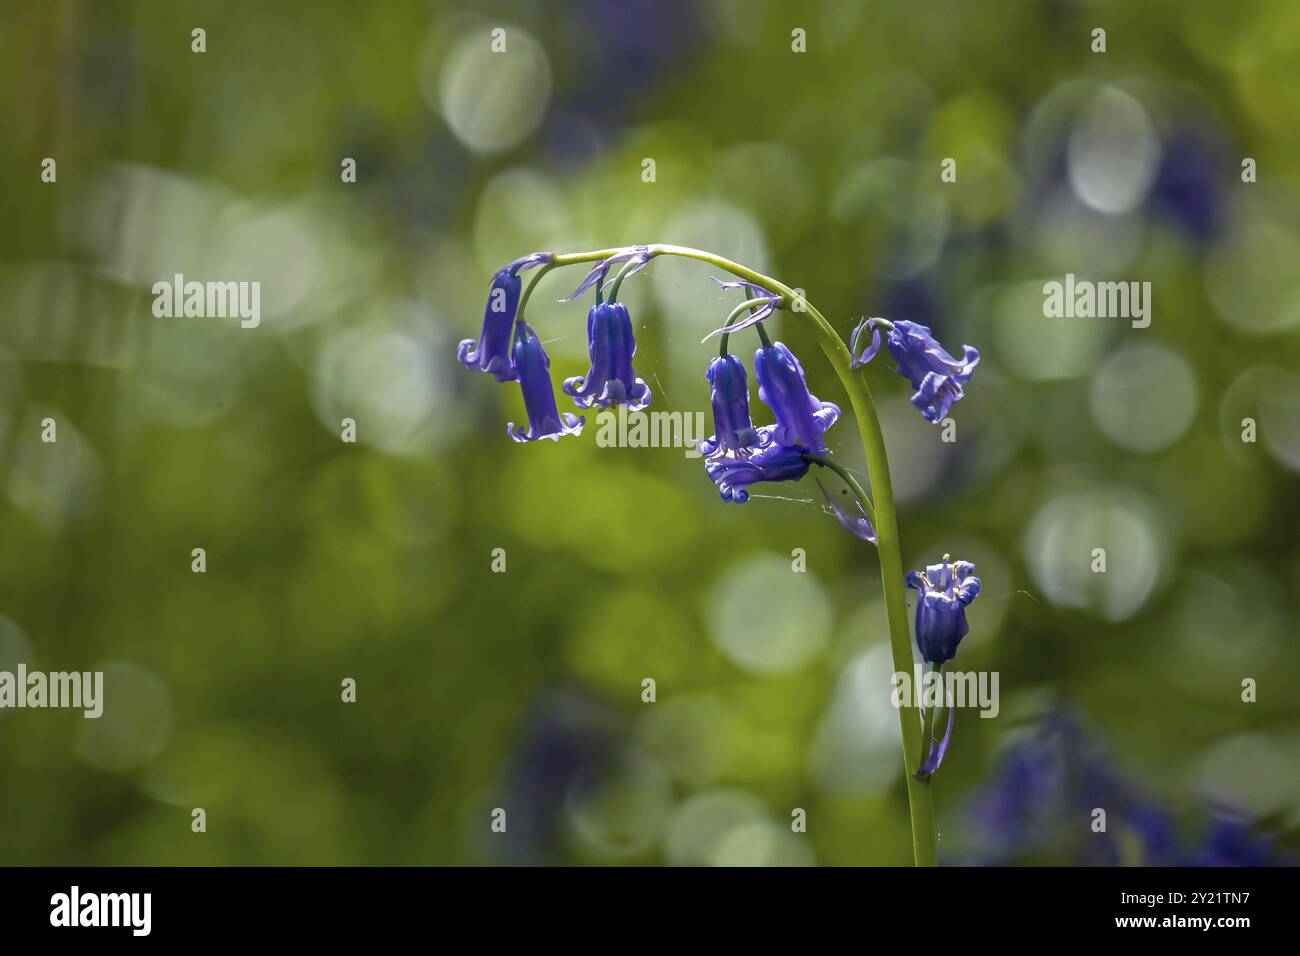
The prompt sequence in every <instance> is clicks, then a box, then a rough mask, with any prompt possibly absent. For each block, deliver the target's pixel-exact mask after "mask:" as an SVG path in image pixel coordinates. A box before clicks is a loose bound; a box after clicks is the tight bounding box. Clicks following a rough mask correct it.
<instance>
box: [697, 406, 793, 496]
mask: <svg viewBox="0 0 1300 956" xmlns="http://www.w3.org/2000/svg"><path fill="white" fill-rule="evenodd" d="M774 427H775V426H773V425H766V426H764V427H763V428H760V429H758V432H759V443H760V444H761V445H762V446H763V447H760V448H758V450H757V451H755V452H754V453H753V454H751V455H745V456H740V455H736V454H728V455H719V456H715V457H713V458H706V459H705V460H704V470H705V471H706V472H707V473H708V476H709V480H710V481H712V482H713V483H714V484H715V485H717V486H718V492H719V493H720V494H721V495H722V500H723V501H731V502H734V503H735V504H738V505H739V504H744V503H745V502H746V501H748V500H749V486H750V485H752V484H755V483H757V482H760V481H798V480H799V479H800V478H802V477H803V476H804V475H805V474H807V473H808V460H807V459H806V458H805V457H804V452H803V450H802V449H800V448H796V447H790V446H786V445H778V444H776V443H775V442H773V441H772V440H771V431H772V429H773V428H774Z"/></svg>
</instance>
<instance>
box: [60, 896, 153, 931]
mask: <svg viewBox="0 0 1300 956" xmlns="http://www.w3.org/2000/svg"><path fill="white" fill-rule="evenodd" d="M50 925H51V926H55V927H79V926H100V927H102V926H108V927H113V926H119V927H127V928H129V929H130V930H131V935H132V936H148V935H149V932H150V930H151V929H152V925H153V894H152V893H83V892H81V887H79V886H76V885H73V887H72V888H71V889H70V890H69V891H68V892H67V893H55V894H54V895H53V896H51V897H50Z"/></svg>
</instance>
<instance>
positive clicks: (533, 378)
mask: <svg viewBox="0 0 1300 956" xmlns="http://www.w3.org/2000/svg"><path fill="white" fill-rule="evenodd" d="M513 358H514V367H515V370H516V372H517V373H518V378H519V390H520V391H521V392H523V396H524V408H525V410H526V411H527V412H528V431H527V432H525V431H523V429H522V428H520V427H518V426H516V425H515V423H514V422H511V423H510V424H509V425H508V426H507V427H506V434H508V435H509V436H510V437H511V438H513V439H514V440H515V441H519V442H524V441H536V440H537V439H539V438H549V439H551V441H558V440H559V438H560V436H561V435H579V434H581V433H582V426H583V424H584V422H585V419H582V418H579V417H578V416H577V415H573V414H571V413H569V412H564V413H561V412H560V411H559V410H558V409H557V408H556V407H555V391H554V389H553V388H552V387H551V360H550V359H549V358H547V356H546V351H545V349H543V348H542V343H541V341H540V340H539V339H538V338H537V334H536V333H535V332H533V330H532V329H531V328H530V327H529V325H528V323H527V322H520V323H519V324H518V326H517V327H516V330H515V347H514V353H513Z"/></svg>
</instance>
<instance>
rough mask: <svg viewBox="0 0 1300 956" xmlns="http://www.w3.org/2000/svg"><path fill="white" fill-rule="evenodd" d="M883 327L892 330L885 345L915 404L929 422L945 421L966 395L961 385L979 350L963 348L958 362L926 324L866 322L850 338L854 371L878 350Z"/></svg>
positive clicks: (974, 362) (966, 377) (972, 366)
mask: <svg viewBox="0 0 1300 956" xmlns="http://www.w3.org/2000/svg"><path fill="white" fill-rule="evenodd" d="M881 326H887V327H888V328H889V334H888V335H887V336H886V344H888V346H889V351H890V354H891V355H893V356H894V364H895V367H896V369H897V370H898V374H899V375H901V376H903V378H905V379H907V380H908V381H909V382H911V383H912V387H913V388H914V389H916V394H915V395H913V396H912V404H913V405H915V406H916V407H917V408H919V409H920V410H921V414H922V415H923V416H924V417H925V420H926V421H928V422H932V423H935V424H937V423H939V422H941V421H943V419H944V418H945V417H946V416H947V414H948V412H949V410H950V409H951V408H952V406H953V403H955V402H957V401H958V400H960V399H961V397H962V396H963V395H964V394H965V392H964V391H963V389H962V386H963V385H965V384H966V383H967V382H968V381H970V377H971V375H972V374H973V373H974V371H975V366H976V365H978V364H979V360H980V353H979V351H978V350H976V349H973V348H971V347H970V346H969V345H963V346H962V358H961V359H955V358H953V357H952V356H951V355H949V354H948V352H947V351H946V350H945V349H944V347H943V346H942V345H940V344H939V343H938V342H936V341H935V340H934V336H932V335H931V334H930V330H929V329H928V328H927V327H926V326H924V325H917V324H916V323H915V322H906V321H904V322H894V323H885V322H884V321H882V320H881V319H863V320H862V322H860V323H859V324H858V327H857V328H856V329H854V331H853V338H852V339H851V345H852V351H853V356H854V357H853V362H852V364H853V367H854V368H858V367H860V366H862V365H865V364H866V363H867V362H870V361H871V360H872V359H873V358H874V357H875V355H876V352H877V351H879V349H880V338H879V336H880V327H881ZM867 329H870V330H871V345H870V346H869V347H868V348H866V349H865V350H863V351H862V352H861V353H860V354H859V346H860V344H861V341H860V340H861V337H862V336H863V335H864V334H865V332H866V331H867Z"/></svg>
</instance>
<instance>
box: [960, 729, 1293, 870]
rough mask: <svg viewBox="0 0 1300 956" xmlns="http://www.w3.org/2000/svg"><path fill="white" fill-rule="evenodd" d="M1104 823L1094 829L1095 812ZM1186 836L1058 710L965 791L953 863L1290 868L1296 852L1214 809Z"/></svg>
mask: <svg viewBox="0 0 1300 956" xmlns="http://www.w3.org/2000/svg"><path fill="white" fill-rule="evenodd" d="M1097 808H1104V809H1105V810H1106V812H1107V818H1106V823H1107V826H1106V829H1105V830H1103V831H1096V830H1094V829H1093V828H1092V826H1091V825H1090V824H1091V821H1092V820H1093V814H1094V811H1095V810H1096V809H1097ZM1200 813H1201V814H1202V816H1201V821H1200V822H1199V823H1198V824H1197V826H1196V827H1194V828H1193V829H1194V831H1195V832H1194V834H1193V836H1192V838H1191V839H1190V840H1189V839H1187V838H1186V837H1184V835H1183V833H1182V832H1181V831H1180V827H1179V825H1178V821H1177V818H1176V817H1175V815H1174V813H1173V812H1171V810H1170V809H1169V808H1167V807H1165V806H1163V805H1162V804H1161V803H1159V802H1156V801H1153V800H1151V799H1149V798H1148V797H1145V796H1141V795H1138V794H1137V793H1135V792H1134V790H1133V789H1132V788H1131V787H1130V786H1129V785H1128V783H1127V782H1126V781H1125V780H1123V779H1122V778H1121V777H1120V776H1119V775H1118V774H1117V773H1116V771H1115V770H1114V768H1113V766H1112V765H1111V762H1110V761H1109V760H1108V759H1107V756H1106V754H1105V752H1104V751H1103V750H1102V748H1101V746H1100V744H1099V743H1098V741H1097V739H1096V738H1095V737H1093V736H1092V735H1091V734H1089V733H1087V732H1085V730H1084V729H1083V727H1082V725H1081V724H1080V723H1079V721H1078V719H1077V718H1076V717H1075V716H1074V715H1073V714H1071V713H1070V712H1068V711H1066V710H1057V711H1055V712H1053V713H1052V714H1050V715H1049V716H1048V717H1047V718H1046V719H1045V720H1043V722H1042V723H1041V724H1039V725H1038V727H1036V728H1035V729H1034V730H1033V732H1032V733H1030V734H1028V735H1026V736H1024V737H1022V738H1020V739H1019V740H1017V742H1016V743H1015V744H1013V745H1012V746H1011V747H1010V748H1008V749H1007V750H1006V751H1004V752H1003V754H1002V756H1001V758H1000V759H999V761H998V764H997V766H996V768H995V769H994V772H993V774H992V775H991V778H990V782H989V783H987V784H985V785H984V786H983V787H981V788H980V789H979V790H978V791H977V792H975V793H974V794H973V795H971V796H969V797H967V799H966V800H965V801H964V806H963V809H962V813H961V815H962V816H963V817H964V818H965V819H966V821H967V822H966V825H965V827H963V828H962V829H963V832H962V833H961V834H960V835H958V836H957V837H956V838H955V839H954V842H956V843H959V844H963V847H962V849H961V850H959V851H958V852H957V861H958V862H961V863H968V864H978V865H1003V866H1004V865H1009V864H1024V863H1037V862H1054V863H1058V864H1060V863H1066V864H1070V863H1073V864H1078V865H1084V866H1116V865H1119V864H1121V863H1123V864H1142V865H1144V866H1291V865H1294V864H1295V862H1296V858H1295V854H1294V853H1292V852H1290V851H1288V850H1287V849H1285V848H1284V847H1282V846H1281V845H1280V844H1279V842H1278V840H1277V839H1276V838H1274V837H1272V836H1270V835H1268V834H1266V833H1263V832H1261V831H1260V830H1259V828H1258V827H1257V826H1255V825H1253V824H1252V823H1251V821H1249V820H1248V819H1247V818H1245V817H1243V816H1241V815H1239V814H1233V813H1231V812H1230V811H1227V810H1223V809H1218V810H1214V811H1212V812H1211V813H1209V814H1208V815H1204V810H1201V811H1200Z"/></svg>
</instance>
